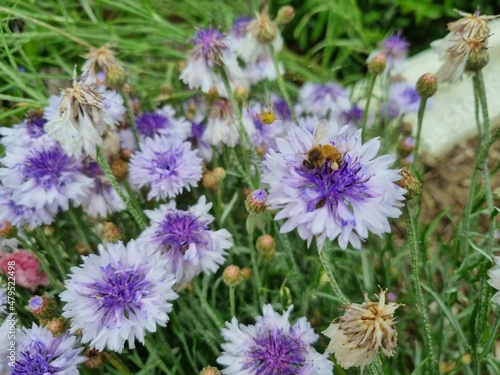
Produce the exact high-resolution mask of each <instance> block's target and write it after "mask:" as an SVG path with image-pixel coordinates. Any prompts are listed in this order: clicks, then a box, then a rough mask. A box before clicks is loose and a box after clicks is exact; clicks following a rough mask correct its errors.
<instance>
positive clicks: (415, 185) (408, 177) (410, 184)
mask: <svg viewBox="0 0 500 375" xmlns="http://www.w3.org/2000/svg"><path fill="white" fill-rule="evenodd" d="M399 174H400V175H401V179H399V180H397V181H396V185H398V186H399V187H402V188H403V189H406V194H405V196H406V199H407V200H410V199H412V198H413V197H415V196H416V195H418V194H420V191H421V188H422V184H421V183H420V181H419V180H418V179H417V177H416V176H415V175H414V174H413V173H411V172H410V171H409V170H408V169H407V168H403V169H401V170H400V171H399Z"/></svg>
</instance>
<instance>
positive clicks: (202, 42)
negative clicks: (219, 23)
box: [180, 27, 248, 97]
mask: <svg viewBox="0 0 500 375" xmlns="http://www.w3.org/2000/svg"><path fill="white" fill-rule="evenodd" d="M192 42H193V43H194V46H193V49H192V50H191V53H190V56H189V59H188V62H187V64H186V67H185V68H184V70H183V71H182V73H181V76H180V79H181V80H182V81H183V82H184V83H185V84H187V85H188V86H189V88H190V89H198V88H201V91H203V92H209V90H210V89H211V88H212V87H215V88H216V90H217V92H218V93H219V95H221V96H224V97H227V92H226V89H225V87H224V82H223V81H222V78H221V75H220V74H221V73H220V71H217V69H223V70H224V72H225V74H226V75H227V77H228V79H229V84H230V86H231V89H232V90H234V89H235V88H236V87H237V86H242V87H245V88H248V82H246V79H245V78H244V75H243V72H242V70H241V68H240V67H239V65H238V61H237V60H236V55H235V54H234V53H233V52H232V51H231V50H230V49H229V47H228V40H227V38H226V36H225V35H224V34H223V33H221V32H220V31H219V30H218V29H215V28H213V27H209V28H207V29H202V30H198V31H197V32H196V35H195V37H194V39H193V40H192Z"/></svg>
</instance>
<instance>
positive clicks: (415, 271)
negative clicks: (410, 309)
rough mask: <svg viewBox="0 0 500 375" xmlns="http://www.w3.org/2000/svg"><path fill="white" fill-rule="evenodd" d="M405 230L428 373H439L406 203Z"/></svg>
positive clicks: (413, 233)
mask: <svg viewBox="0 0 500 375" xmlns="http://www.w3.org/2000/svg"><path fill="white" fill-rule="evenodd" d="M403 212H404V217H405V223H406V230H407V232H408V234H407V236H408V242H409V245H410V254H411V271H412V272H411V275H412V281H413V286H414V288H415V294H416V297H417V303H418V308H419V310H420V316H421V318H422V323H423V326H424V344H425V348H426V351H427V356H428V357H429V358H430V360H431V363H430V373H431V374H439V371H438V368H437V361H436V359H435V354H434V349H433V347H432V339H431V331H430V329H429V315H428V313H427V308H426V305H425V302H424V296H423V295H422V287H421V285H420V276H419V266H418V251H419V246H418V239H417V234H416V230H415V223H414V221H413V219H412V217H411V213H410V209H409V207H408V206H407V205H406V206H405V207H404V208H403Z"/></svg>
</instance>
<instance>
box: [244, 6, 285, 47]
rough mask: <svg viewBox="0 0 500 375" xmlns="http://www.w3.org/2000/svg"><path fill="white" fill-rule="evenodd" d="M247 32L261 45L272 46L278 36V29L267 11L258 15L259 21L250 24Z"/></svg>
mask: <svg viewBox="0 0 500 375" xmlns="http://www.w3.org/2000/svg"><path fill="white" fill-rule="evenodd" d="M247 31H248V32H249V33H251V34H252V35H253V36H254V37H255V39H257V41H258V42H259V43H262V44H270V43H272V42H273V41H274V40H275V39H276V37H277V35H278V27H277V26H276V24H275V23H274V22H273V21H271V19H270V18H269V14H268V13H267V9H264V10H263V11H262V13H260V14H257V19H255V20H253V21H252V22H250V23H249V24H248V26H247Z"/></svg>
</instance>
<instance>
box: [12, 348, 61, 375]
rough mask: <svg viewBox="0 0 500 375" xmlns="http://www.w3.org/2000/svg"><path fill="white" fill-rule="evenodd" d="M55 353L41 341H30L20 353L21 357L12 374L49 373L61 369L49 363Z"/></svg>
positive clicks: (39, 374) (32, 374)
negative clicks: (52, 353)
mask: <svg viewBox="0 0 500 375" xmlns="http://www.w3.org/2000/svg"><path fill="white" fill-rule="evenodd" d="M52 357H53V355H51V354H49V353H48V350H47V348H46V347H45V345H43V344H42V343H40V342H37V341H34V342H32V343H30V344H29V345H28V346H26V348H25V349H24V351H23V352H22V353H19V359H18V360H17V361H16V364H15V365H14V367H12V375H25V374H26V375H47V374H54V373H57V372H58V371H59V369H58V368H57V367H53V366H51V365H50V364H49V361H50V360H51V359H52Z"/></svg>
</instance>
